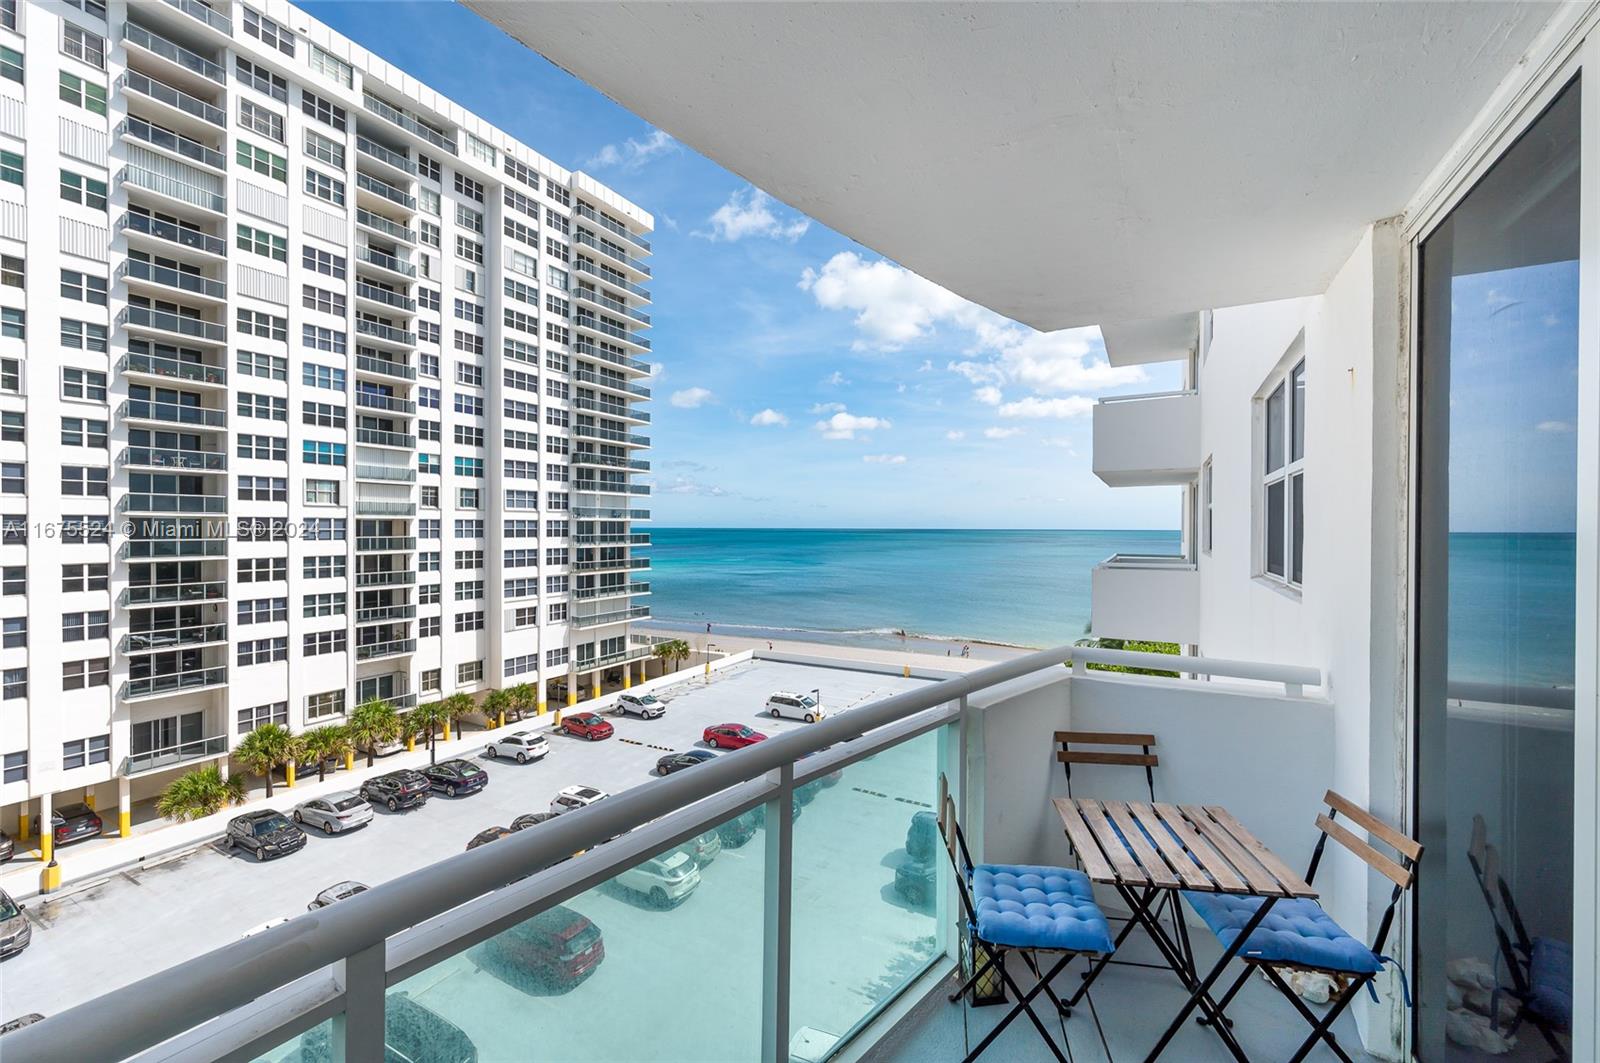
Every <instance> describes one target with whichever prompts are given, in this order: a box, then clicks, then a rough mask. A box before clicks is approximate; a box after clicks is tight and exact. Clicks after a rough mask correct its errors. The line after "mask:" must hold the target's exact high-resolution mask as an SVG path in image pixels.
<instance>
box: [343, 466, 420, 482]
mask: <svg viewBox="0 0 1600 1063" xmlns="http://www.w3.org/2000/svg"><path fill="white" fill-rule="evenodd" d="M416 478H417V470H415V469H413V468H411V467H410V466H408V465H357V466H356V479H358V480H398V481H403V482H405V483H410V482H411V481H413V480H415V479H416Z"/></svg>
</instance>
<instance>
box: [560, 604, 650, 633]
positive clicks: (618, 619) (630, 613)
mask: <svg viewBox="0 0 1600 1063" xmlns="http://www.w3.org/2000/svg"><path fill="white" fill-rule="evenodd" d="M649 616H650V607H649V606H648V605H636V606H633V607H632V608H629V609H616V610H613V611H611V612H609V613H595V614H594V615H593V616H575V617H573V618H572V620H571V624H572V626H573V627H575V628H578V629H579V630H587V629H588V628H592V627H604V626H606V625H607V624H626V623H628V622H629V621H630V620H645V619H648V618H649Z"/></svg>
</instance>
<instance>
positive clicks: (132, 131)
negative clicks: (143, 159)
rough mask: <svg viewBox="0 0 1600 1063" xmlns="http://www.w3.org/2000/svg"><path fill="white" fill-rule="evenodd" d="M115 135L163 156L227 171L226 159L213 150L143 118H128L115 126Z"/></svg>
mask: <svg viewBox="0 0 1600 1063" xmlns="http://www.w3.org/2000/svg"><path fill="white" fill-rule="evenodd" d="M117 135H118V136H120V137H127V138H129V139H130V140H137V141H139V142H141V143H144V144H148V145H150V146H151V147H152V148H155V149H156V150H158V151H160V152H161V153H162V154H164V155H173V156H176V157H178V158H181V159H183V160H185V161H188V162H194V163H199V164H200V165H201V166H205V167H208V168H210V169H212V170H216V171H217V172H218V173H223V172H226V170H227V169H228V157H227V156H226V155H224V154H222V152H220V151H218V150H216V149H215V148H211V147H207V146H206V145H204V144H202V143H200V141H198V140H194V139H192V138H190V137H186V136H183V135H182V134H180V133H174V132H171V131H169V130H166V129H162V128H160V127H159V126H154V125H151V124H150V123H149V122H147V121H145V120H144V119H143V118H134V117H131V116H130V117H128V118H125V119H123V120H122V121H121V122H119V123H118V124H117Z"/></svg>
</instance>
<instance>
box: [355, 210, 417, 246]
mask: <svg viewBox="0 0 1600 1063" xmlns="http://www.w3.org/2000/svg"><path fill="white" fill-rule="evenodd" d="M356 224H357V225H365V226H366V227H367V228H369V229H373V230H376V231H377V232H380V233H382V234H383V235H385V236H389V237H393V238H394V239H396V240H401V241H404V242H405V243H408V244H414V243H416V242H417V234H416V233H415V232H414V231H412V230H411V229H408V228H406V227H405V226H404V225H401V224H400V223H399V222H397V221H390V220H389V219H388V218H385V217H384V216H383V215H382V214H374V213H372V211H370V210H368V209H367V208H366V207H357V208H356Z"/></svg>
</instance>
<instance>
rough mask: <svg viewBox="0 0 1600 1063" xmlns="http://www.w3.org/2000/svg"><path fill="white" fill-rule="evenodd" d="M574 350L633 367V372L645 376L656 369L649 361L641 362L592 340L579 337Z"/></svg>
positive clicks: (573, 346)
mask: <svg viewBox="0 0 1600 1063" xmlns="http://www.w3.org/2000/svg"><path fill="white" fill-rule="evenodd" d="M572 351H573V353H574V354H576V355H577V356H578V357H580V358H598V359H599V360H601V361H603V362H610V363H611V364H612V365H615V366H621V367H622V368H623V369H631V370H632V371H633V372H635V373H642V374H644V375H645V376H649V375H650V374H651V373H653V372H654V371H655V370H653V369H652V368H651V366H650V363H649V362H641V361H640V360H639V359H637V358H630V357H629V356H628V355H626V354H623V353H621V352H620V351H612V350H607V349H606V348H604V347H600V346H597V345H596V344H595V343H594V341H592V340H585V339H579V340H577V341H575V342H574V343H573V344H572Z"/></svg>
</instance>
